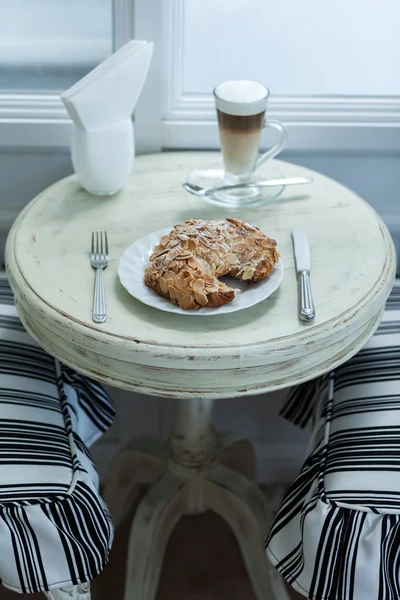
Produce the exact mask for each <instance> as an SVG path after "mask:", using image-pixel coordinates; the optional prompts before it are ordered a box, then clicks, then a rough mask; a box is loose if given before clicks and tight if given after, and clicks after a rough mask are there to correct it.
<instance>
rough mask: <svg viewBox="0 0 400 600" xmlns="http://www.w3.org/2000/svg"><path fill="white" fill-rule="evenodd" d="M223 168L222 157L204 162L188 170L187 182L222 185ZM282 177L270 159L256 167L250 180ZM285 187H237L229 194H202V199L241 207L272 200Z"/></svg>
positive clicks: (230, 206)
mask: <svg viewBox="0 0 400 600" xmlns="http://www.w3.org/2000/svg"><path fill="white" fill-rule="evenodd" d="M224 176H225V169H224V166H223V162H222V157H220V158H216V159H214V160H213V161H212V162H208V163H205V164H204V165H200V166H199V167H196V168H194V169H193V170H192V171H190V173H189V175H188V177H187V182H188V183H192V184H194V185H199V186H201V187H204V188H213V187H216V186H218V185H224V183H225V182H224ZM282 177H284V174H283V173H282V171H281V170H280V169H279V168H278V167H277V166H276V165H275V164H274V163H271V161H267V162H266V163H265V164H263V165H261V166H260V167H258V169H257V171H256V172H255V173H253V175H252V178H251V182H255V183H256V182H257V181H266V180H268V179H280V178H282ZM284 189H285V186H284V185H279V186H278V185H277V186H273V187H260V188H255V189H253V188H250V189H248V188H247V189H246V188H238V189H236V190H230V192H229V194H227V193H224V192H215V193H214V194H212V195H209V196H202V199H203V200H205V201H206V202H209V203H211V204H216V205H217V206H224V207H227V208H243V207H247V206H260V205H262V204H268V203H270V202H273V201H274V200H276V199H277V198H278V196H280V195H281V194H282V192H283V190H284Z"/></svg>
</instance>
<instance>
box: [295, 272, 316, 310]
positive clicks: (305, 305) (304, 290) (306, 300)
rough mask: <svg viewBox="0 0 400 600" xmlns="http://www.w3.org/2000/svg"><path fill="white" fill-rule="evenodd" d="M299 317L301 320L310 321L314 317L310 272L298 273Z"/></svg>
mask: <svg viewBox="0 0 400 600" xmlns="http://www.w3.org/2000/svg"><path fill="white" fill-rule="evenodd" d="M298 282H299V303H300V311H299V318H300V320H301V321H312V320H313V319H314V317H315V307H314V301H313V297H312V292H311V282H310V272H309V271H300V273H299V278H298Z"/></svg>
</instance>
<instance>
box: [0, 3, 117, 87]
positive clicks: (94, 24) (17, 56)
mask: <svg viewBox="0 0 400 600" xmlns="http://www.w3.org/2000/svg"><path fill="white" fill-rule="evenodd" d="M112 29H113V28H112V0H0V72H1V76H0V91H2V92H13V91H18V92H53V91H54V92H60V91H62V90H64V89H66V88H68V87H69V86H70V85H72V84H73V83H75V82H76V81H77V80H78V79H80V78H81V77H82V76H83V75H85V74H86V73H87V72H88V71H90V70H91V69H92V68H93V67H94V66H96V64H98V63H99V62H101V61H102V60H103V59H104V58H105V57H106V56H108V55H109V54H110V53H111V52H112Z"/></svg>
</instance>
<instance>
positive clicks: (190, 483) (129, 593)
mask: <svg viewBox="0 0 400 600" xmlns="http://www.w3.org/2000/svg"><path fill="white" fill-rule="evenodd" d="M212 406H213V401H212V400H193V399H192V400H180V401H178V410H177V415H176V420H175V425H174V427H173V429H172V432H171V435H170V443H169V444H167V443H166V442H163V441H161V440H157V439H154V438H139V439H137V440H133V441H132V442H131V443H129V444H128V445H127V446H125V447H124V448H123V449H122V450H121V451H120V452H119V453H118V454H117V455H116V456H115V458H114V460H113V462H112V465H111V467H110V469H109V473H108V475H107V479H106V486H105V499H106V502H107V504H108V506H109V508H110V511H111V514H112V517H113V521H114V525H115V526H116V527H117V526H118V525H120V524H121V523H122V522H123V521H124V520H125V518H126V517H127V516H128V514H129V511H130V509H131V507H132V505H133V504H134V502H135V499H137V497H138V495H139V494H140V492H141V491H143V488H145V487H147V488H148V489H147V491H146V493H145V494H144V496H143V497H142V499H141V501H140V502H139V505H138V509H137V511H136V513H135V516H134V519H133V522H132V526H131V532H130V539H129V547H128V559H127V575H126V586H125V600H131V599H132V598H140V599H141V600H154V599H155V597H156V594H157V587H158V581H159V577H160V573H161V567H162V562H163V556H164V553H165V549H166V546H167V543H168V540H169V537H170V535H171V533H172V531H173V529H174V528H175V526H176V524H177V522H178V521H179V520H180V518H181V517H182V516H183V515H188V514H196V513H200V512H203V511H206V510H212V511H214V512H215V513H217V514H218V515H219V516H221V517H222V518H223V519H224V520H225V521H226V522H227V523H228V525H229V526H230V527H231V529H232V531H233V533H234V535H235V536H236V539H237V541H238V544H239V547H240V550H241V553H242V557H243V560H244V563H245V566H246V569H247V573H248V576H249V579H250V581H251V583H252V586H253V590H254V593H255V596H256V598H257V600H270V599H272V598H276V599H277V600H287V599H288V595H287V592H286V590H285V588H284V585H283V583H282V581H281V579H280V576H279V575H278V573H277V572H276V571H275V569H273V567H272V566H270V565H269V563H268V560H267V558H266V555H265V551H264V541H265V537H266V535H267V533H268V530H269V527H270V523H271V511H270V509H269V507H268V504H267V501H266V498H265V496H264V494H263V493H262V492H261V490H260V489H259V488H258V487H257V485H256V484H255V483H254V482H253V481H250V480H249V479H248V478H247V477H244V476H243V475H241V474H240V473H238V472H236V471H233V470H232V469H230V468H228V467H226V466H223V465H222V464H221V462H223V457H224V455H228V454H229V452H228V451H229V448H231V447H232V444H233V443H235V442H233V440H232V438H230V439H226V438H225V439H222V438H221V439H219V438H218V437H217V435H216V433H215V431H214V429H213V427H212V423H211V412H212ZM248 444H250V443H249V442H248ZM221 459H222V460H221ZM194 543H195V540H194ZM182 551H184V549H182Z"/></svg>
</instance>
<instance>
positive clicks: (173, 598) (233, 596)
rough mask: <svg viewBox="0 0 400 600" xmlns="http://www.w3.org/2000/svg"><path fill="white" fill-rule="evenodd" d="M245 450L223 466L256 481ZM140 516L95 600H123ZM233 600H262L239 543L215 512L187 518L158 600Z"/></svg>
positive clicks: (173, 542)
mask: <svg viewBox="0 0 400 600" xmlns="http://www.w3.org/2000/svg"><path fill="white" fill-rule="evenodd" d="M244 444H246V442H239V443H238V444H236V445H235V447H234V448H233V449H232V451H230V452H229V454H227V455H226V456H225V457H224V461H223V462H224V463H225V464H226V465H227V466H230V467H231V468H234V469H236V470H237V471H239V472H241V473H243V474H245V475H247V476H248V477H252V476H253V475H254V457H253V455H252V451H251V449H250V446H245V445H244ZM134 512H135V507H133V508H132V512H131V515H130V516H129V517H128V519H127V521H126V522H125V523H123V524H122V525H121V526H120V527H119V528H118V530H117V531H116V537H115V542H114V546H113V550H112V553H111V559H110V563H109V565H107V567H106V568H105V570H104V572H103V573H102V574H101V575H100V577H98V578H97V580H96V581H95V582H94V583H93V586H92V587H93V589H92V600H123V588H124V577H125V573H124V565H125V557H126V551H127V543H128V536H129V529H130V527H129V523H130V521H131V520H132V517H133V515H134ZM194 540H195V542H194ZM183 548H184V549H185V551H184V552H183V551H182V549H183ZM291 594H292V598H293V600H301V599H302V598H303V596H299V595H298V594H296V593H295V592H294V591H293V590H291ZM18 597H21V596H18V595H17V594H14V593H12V592H9V591H7V590H4V588H1V589H0V600H16V599H17V598H18ZM30 598H32V599H38V600H39V599H41V600H43V596H42V595H40V594H32V595H31V596H30ZM228 599H229V600H256V599H255V596H254V594H253V591H252V589H251V586H250V583H249V580H248V578H247V575H246V570H245V567H244V564H243V561H242V558H241V555H240V552H239V548H238V545H237V542H236V539H235V538H234V536H233V534H232V533H231V531H230V529H229V527H228V526H227V525H226V523H225V522H224V521H222V519H220V518H219V517H218V516H217V515H215V514H214V513H212V512H207V513H204V514H201V515H196V516H188V517H185V518H184V519H182V520H181V521H180V522H179V524H178V526H177V527H176V529H175V531H174V533H173V535H172V537H171V539H170V542H169V544H168V548H167V552H166V556H165V560H164V566H163V571H162V575H161V581H160V586H159V591H158V594H157V600H228ZM132 600H139V599H132ZM265 600H269V599H268V598H266V599H265Z"/></svg>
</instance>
